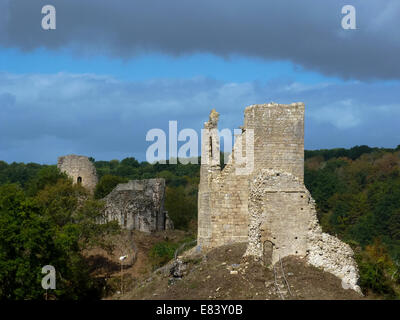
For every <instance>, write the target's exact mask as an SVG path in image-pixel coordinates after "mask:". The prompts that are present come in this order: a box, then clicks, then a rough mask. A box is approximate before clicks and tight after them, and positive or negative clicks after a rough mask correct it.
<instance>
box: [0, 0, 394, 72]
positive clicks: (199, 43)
mask: <svg viewBox="0 0 400 320" xmlns="http://www.w3.org/2000/svg"><path fill="white" fill-rule="evenodd" d="M2 1H3V2H2V5H1V6H2V9H3V10H2V14H3V20H2V21H3V22H2V24H1V25H2V30H0V45H3V46H6V47H18V48H22V49H23V50H32V49H35V48H38V47H47V48H49V49H57V48H64V47H68V48H73V49H74V50H76V52H77V53H79V54H82V53H86V54H95V53H101V54H107V55H110V56H114V57H122V58H129V57H132V56H133V55H135V54H138V53H144V52H149V51H156V52H162V53H165V54H170V55H178V56H179V55H184V54H191V53H198V52H207V53H212V54H215V55H219V56H223V57H227V58H229V56H230V55H232V54H240V55H244V56H250V57H259V58H262V59H269V60H289V61H292V62H293V63H295V64H296V65H300V66H302V67H304V68H306V69H310V70H314V71H319V72H322V73H324V74H327V75H336V76H340V77H343V78H354V79H379V78H380V79H399V78H400V63H399V57H400V34H399V33H400V31H399V30H400V2H399V1H398V0H382V1H376V0H352V1H343V0H329V1H321V0H302V1H294V0H280V1H275V0H274V1H272V0H246V1H244V0H218V1H216V0H202V1H198V0H196V1H194V0H168V1H166V0H146V1H138V0H135V1H126V0H124V1H122V0H113V1H109V0H85V1H78V0H51V1H48V0H46V1H42V0H12V1H10V0H2ZM49 3H51V4H53V5H54V6H55V7H56V9H57V30H55V31H43V30H42V29H41V23H40V22H41V8H42V6H43V5H45V4H49ZM350 3H351V4H352V5H354V6H355V7H356V9H357V28H358V29H357V30H343V29H342V28H341V18H342V14H341V8H342V6H343V5H346V4H350Z"/></svg>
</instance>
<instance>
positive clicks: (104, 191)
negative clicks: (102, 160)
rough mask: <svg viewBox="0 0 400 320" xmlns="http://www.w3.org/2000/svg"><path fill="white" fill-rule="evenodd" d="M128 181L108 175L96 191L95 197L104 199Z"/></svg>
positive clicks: (97, 186)
mask: <svg viewBox="0 0 400 320" xmlns="http://www.w3.org/2000/svg"><path fill="white" fill-rule="evenodd" d="M127 181H128V179H126V178H122V177H118V176H113V175H111V174H106V175H105V176H103V177H102V178H101V179H100V181H99V183H98V184H97V185H96V188H95V190H94V197H95V198H96V199H101V198H104V197H105V196H106V195H108V194H109V193H110V192H111V191H112V190H113V189H114V188H115V187H116V186H117V184H119V183H124V182H127Z"/></svg>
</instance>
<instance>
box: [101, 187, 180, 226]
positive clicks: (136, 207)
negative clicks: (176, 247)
mask: <svg viewBox="0 0 400 320" xmlns="http://www.w3.org/2000/svg"><path fill="white" fill-rule="evenodd" d="M164 198H165V180H164V179H148V180H131V181H129V182H127V183H121V184H118V185H117V186H116V187H115V188H114V189H113V190H112V191H111V192H110V193H109V194H108V195H107V196H106V197H105V198H104V199H103V200H104V201H105V203H106V207H105V213H106V216H107V219H108V220H109V221H111V220H117V221H118V222H119V224H120V225H121V226H122V227H123V228H126V229H128V230H133V229H134V230H140V231H144V232H152V231H157V230H165V229H168V228H173V224H172V221H171V220H170V219H169V218H168V217H167V213H166V211H164Z"/></svg>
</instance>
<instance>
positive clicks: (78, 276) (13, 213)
mask: <svg viewBox="0 0 400 320" xmlns="http://www.w3.org/2000/svg"><path fill="white" fill-rule="evenodd" d="M91 160H92V161H93V162H94V164H95V166H96V169H97V172H98V175H99V178H100V180H99V184H98V186H97V188H96V191H95V197H94V198H95V199H100V198H103V197H104V196H105V195H107V194H108V193H109V192H110V191H111V190H112V189H113V188H114V187H115V186H116V185H117V184H118V183H121V182H125V181H128V180H130V179H149V178H156V177H161V178H165V179H166V183H167V190H166V201H165V207H166V210H168V212H169V215H170V217H171V218H172V220H173V221H174V224H175V227H176V228H177V229H182V230H190V231H192V233H193V234H195V231H196V225H197V223H196V221H197V188H198V183H199V168H200V166H199V165H196V164H187V165H183V164H174V165H172V164H171V165H169V164H149V163H147V162H139V161H137V160H136V159H134V158H126V159H123V160H122V161H118V160H111V161H95V160H94V159H91ZM304 178H305V184H306V186H307V188H308V189H309V190H310V192H311V194H312V196H313V197H314V199H315V200H316V203H317V211H318V216H319V219H320V222H321V225H322V227H323V229H324V230H325V231H326V232H329V233H331V234H334V235H337V236H338V237H339V238H341V239H342V240H344V241H346V242H347V243H349V244H350V245H351V246H352V247H353V249H354V251H355V253H356V259H357V261H358V265H359V268H360V276H361V279H360V285H361V286H362V288H363V290H364V291H365V292H367V291H368V292H373V293H375V294H377V295H379V296H385V297H389V298H393V297H399V296H400V294H399V293H400V290H399V281H400V270H399V269H400V146H398V147H397V148H396V149H383V148H370V147H367V146H357V147H354V148H351V149H330V150H313V151H305V177H304ZM80 199H84V200H80ZM95 199H92V198H91V197H89V196H88V195H87V194H86V193H85V191H84V190H83V189H82V188H81V187H79V186H74V185H72V183H71V181H70V180H68V179H67V177H66V176H65V175H62V174H60V173H59V172H58V170H57V168H56V167H55V166H45V165H38V164H33V163H29V164H22V163H12V164H7V163H5V162H0V298H9V299H16V298H17V299H26V298H28V299H30V298H41V297H42V295H43V290H42V289H41V286H40V280H41V276H42V275H41V272H40V268H41V267H42V266H43V265H45V264H54V265H55V266H57V267H56V269H57V272H59V273H60V276H61V278H60V279H62V280H60V283H58V284H57V290H56V293H55V294H56V296H57V297H58V298H77V297H80V298H84V297H88V298H90V297H95V296H96V295H98V294H99V292H98V290H97V285H96V284H95V283H93V279H91V278H90V276H89V275H88V274H87V272H86V271H85V270H87V268H86V266H85V262H84V259H82V255H81V251H82V249H83V248H84V247H85V246H88V245H91V244H95V243H99V242H100V239H101V237H102V235H104V234H105V233H108V232H112V230H115V229H113V228H115V226H112V224H111V226H110V225H99V224H96V223H95V222H96V219H99V214H100V212H101V206H102V203H101V202H99V201H98V200H95ZM176 247H177V244H175V243H161V244H157V245H156V246H155V247H154V248H153V249H152V258H153V259H154V261H155V265H159V264H160V263H162V262H163V261H164V260H166V259H169V258H170V256H171V254H172V253H173V251H174V250H175V249H176ZM78 283H79V285H78Z"/></svg>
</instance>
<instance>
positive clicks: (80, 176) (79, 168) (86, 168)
mask: <svg viewBox="0 0 400 320" xmlns="http://www.w3.org/2000/svg"><path fill="white" fill-rule="evenodd" d="M57 167H58V169H60V171H61V172H64V173H66V174H67V175H68V176H69V177H70V178H72V181H73V182H74V183H79V184H81V185H82V186H83V187H85V188H86V189H88V190H89V191H90V192H92V193H93V192H94V188H95V187H96V184H97V181H98V179H97V173H96V168H95V166H94V165H93V163H92V162H91V161H90V160H89V158H88V157H85V156H78V155H74V154H71V155H67V156H62V157H59V158H58V164H57Z"/></svg>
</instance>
